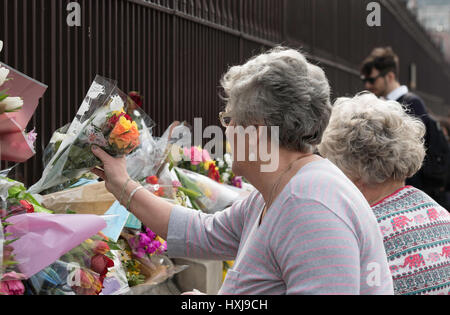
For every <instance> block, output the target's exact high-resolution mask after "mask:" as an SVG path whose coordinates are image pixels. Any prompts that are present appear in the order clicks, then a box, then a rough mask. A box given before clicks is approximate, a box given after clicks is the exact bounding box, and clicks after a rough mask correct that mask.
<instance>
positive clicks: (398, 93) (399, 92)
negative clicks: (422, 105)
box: [386, 85, 409, 101]
mask: <svg viewBox="0 0 450 315" xmlns="http://www.w3.org/2000/svg"><path fill="white" fill-rule="evenodd" d="M408 93H409V89H408V87H407V86H406V85H402V86H401V87H399V88H397V89H395V90H394V91H392V92H391V93H389V94H388V95H387V96H386V99H388V100H390V101H396V100H398V99H399V98H400V97H402V96H404V95H405V94H408Z"/></svg>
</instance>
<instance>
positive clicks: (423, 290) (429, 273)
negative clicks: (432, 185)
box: [372, 186, 450, 295]
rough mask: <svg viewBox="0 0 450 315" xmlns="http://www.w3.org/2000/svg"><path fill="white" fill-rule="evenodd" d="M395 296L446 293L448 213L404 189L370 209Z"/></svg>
mask: <svg viewBox="0 0 450 315" xmlns="http://www.w3.org/2000/svg"><path fill="white" fill-rule="evenodd" d="M372 210H373V212H374V213H375V216H376V217H377V220H378V223H379V227H380V232H381V234H382V235H383V240H384V247H385V250H386V254H387V257H388V262H389V268H390V270H391V273H392V277H393V280H394V291H395V294H397V295H430V294H432V295H439V294H445V295H447V294H450V214H449V212H448V211H447V210H446V209H444V208H443V207H441V206H440V205H439V204H438V203H437V202H436V201H434V200H433V199H432V198H430V197H429V196H428V195H427V194H425V193H424V192H422V191H420V190H418V189H416V188H414V187H411V186H406V187H404V188H403V189H400V190H398V191H397V192H395V193H394V194H392V195H390V196H388V197H386V198H385V199H383V200H382V201H380V202H379V203H377V204H375V205H373V206H372Z"/></svg>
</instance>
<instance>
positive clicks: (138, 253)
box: [133, 248, 145, 258]
mask: <svg viewBox="0 0 450 315" xmlns="http://www.w3.org/2000/svg"><path fill="white" fill-rule="evenodd" d="M133 253H134V254H135V255H136V257H138V258H144V256H145V249H143V248H138V249H137V250H135V251H133Z"/></svg>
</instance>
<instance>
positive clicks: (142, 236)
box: [139, 233, 152, 247]
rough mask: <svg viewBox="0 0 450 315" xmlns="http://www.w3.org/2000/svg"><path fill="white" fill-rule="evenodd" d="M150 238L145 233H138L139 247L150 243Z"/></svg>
mask: <svg viewBox="0 0 450 315" xmlns="http://www.w3.org/2000/svg"><path fill="white" fill-rule="evenodd" d="M151 241H152V239H151V238H149V237H148V236H147V235H146V234H143V233H141V234H139V247H145V246H148V245H149V244H150V243H151Z"/></svg>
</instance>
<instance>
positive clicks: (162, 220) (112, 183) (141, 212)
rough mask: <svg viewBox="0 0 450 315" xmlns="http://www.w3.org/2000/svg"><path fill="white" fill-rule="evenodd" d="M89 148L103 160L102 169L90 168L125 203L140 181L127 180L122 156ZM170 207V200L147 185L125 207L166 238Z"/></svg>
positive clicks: (124, 204)
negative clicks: (152, 191) (163, 197)
mask: <svg viewBox="0 0 450 315" xmlns="http://www.w3.org/2000/svg"><path fill="white" fill-rule="evenodd" d="M92 152H93V153H94V154H95V156H97V157H98V158H99V159H100V160H101V161H102V162H103V170H100V169H93V170H92V172H93V173H94V174H96V175H97V176H99V177H100V178H102V179H103V180H104V181H105V184H106V189H108V191H109V192H111V193H112V194H113V195H114V196H115V197H116V199H117V200H118V201H119V202H120V203H121V204H122V205H123V206H125V207H127V206H128V201H129V198H130V195H131V193H133V191H134V190H135V189H136V188H137V187H139V186H140V185H139V184H138V183H136V182H134V181H132V180H130V176H129V175H128V173H127V166H126V160H125V158H113V157H111V156H110V155H109V154H107V153H106V152H105V151H103V150H102V149H100V148H98V147H95V146H93V148H92ZM172 208H173V205H172V204H171V203H169V202H167V201H164V200H161V199H159V198H158V197H156V196H155V195H154V194H152V193H151V192H149V191H148V190H147V189H141V190H139V191H137V192H136V193H135V195H134V196H133V198H132V199H131V202H130V204H129V208H128V210H129V211H130V212H131V213H133V214H134V215H135V216H136V217H137V218H138V219H139V220H141V222H142V223H143V224H144V225H145V226H147V227H149V228H150V229H151V230H152V231H153V232H155V233H156V234H157V235H159V236H161V237H162V238H163V239H166V238H167V232H168V226H169V220H170V215H171V212H172Z"/></svg>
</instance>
